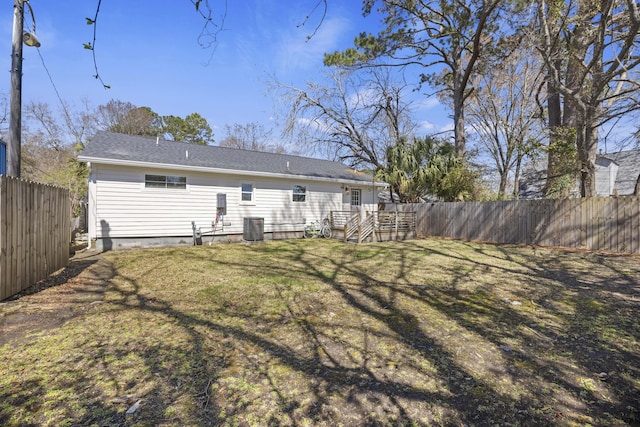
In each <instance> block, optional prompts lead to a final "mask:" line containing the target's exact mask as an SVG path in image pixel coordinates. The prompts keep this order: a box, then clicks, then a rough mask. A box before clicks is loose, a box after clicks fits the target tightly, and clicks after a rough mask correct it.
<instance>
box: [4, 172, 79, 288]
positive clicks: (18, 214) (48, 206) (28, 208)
mask: <svg viewBox="0 0 640 427" xmlns="http://www.w3.org/2000/svg"><path fill="white" fill-rule="evenodd" d="M70 221H71V206H70V202H69V192H68V191H67V190H64V189H62V188H58V187H52V186H49V185H44V184H37V183H34V182H28V181H22V180H20V179H18V178H12V177H6V176H0V300H3V299H6V298H8V297H10V296H11V295H14V294H16V293H18V292H20V291H22V290H24V289H26V288H28V287H29V286H31V285H33V284H34V283H36V282H38V281H39V280H42V279H44V278H46V277H47V276H49V275H50V274H51V273H53V272H55V271H56V270H58V269H60V268H62V267H65V266H66V265H67V264H68V263H69V243H70V232H69V224H70Z"/></svg>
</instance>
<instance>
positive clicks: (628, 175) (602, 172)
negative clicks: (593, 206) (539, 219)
mask: <svg viewBox="0 0 640 427" xmlns="http://www.w3.org/2000/svg"><path fill="white" fill-rule="evenodd" d="M544 166H545V165H541V164H538V165H536V166H534V168H533V169H532V170H529V171H526V172H525V173H523V175H522V179H521V180H520V192H519V197H520V198H521V199H535V198H542V197H544V185H545V183H546V180H547V171H546V169H544ZM595 178H596V190H597V194H598V195H603V196H606V195H611V194H616V195H619V196H630V195H633V194H634V192H635V189H636V185H637V183H638V179H640V150H628V151H619V152H617V153H606V154H598V155H597V157H596V177H595ZM576 185H577V184H576ZM576 190H577V187H576ZM576 195H577V193H576Z"/></svg>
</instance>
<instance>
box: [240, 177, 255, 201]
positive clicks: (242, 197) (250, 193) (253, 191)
mask: <svg viewBox="0 0 640 427" xmlns="http://www.w3.org/2000/svg"><path fill="white" fill-rule="evenodd" d="M245 185H250V186H251V192H249V191H245V189H244V186H245ZM245 194H249V195H251V199H249V200H245V199H244V196H245ZM255 199H256V185H255V184H254V183H253V182H243V183H241V184H240V203H241V204H244V205H253V204H255Z"/></svg>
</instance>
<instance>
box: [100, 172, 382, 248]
mask: <svg viewBox="0 0 640 427" xmlns="http://www.w3.org/2000/svg"><path fill="white" fill-rule="evenodd" d="M91 169H92V178H93V179H95V184H91V183H90V194H91V195H92V197H93V198H94V199H95V209H94V210H93V211H91V216H92V218H90V219H89V220H90V222H91V223H90V230H91V229H92V228H93V229H94V230H95V234H93V235H92V236H91V237H98V238H101V237H158V236H190V235H191V230H192V229H191V221H195V223H196V226H197V227H200V228H201V229H202V230H203V231H207V230H209V229H211V224H212V222H213V221H214V220H215V215H216V203H217V194H218V193H225V194H226V195H227V215H225V217H224V218H223V224H219V225H218V228H217V233H216V234H236V233H242V228H243V218H244V217H260V218H264V222H265V224H264V225H265V230H264V231H265V232H272V231H293V230H302V229H303V228H304V224H305V223H308V222H310V221H314V220H321V219H322V218H323V217H325V216H327V215H328V214H329V211H331V210H341V209H342V205H343V202H344V200H343V194H342V190H341V188H340V184H339V183H329V182H317V181H304V180H286V179H277V178H256V177H249V176H247V177H242V176H231V175H221V174H210V173H189V172H180V171H171V170H162V169H147V170H142V169H139V168H134V167H125V166H111V165H95V164H94V165H92V167H91ZM145 174H157V175H178V176H186V177H187V188H186V190H185V189H158V188H145V186H144V175H145ZM243 183H250V184H253V186H254V200H253V201H252V202H251V203H245V202H242V201H241V190H240V186H241V184H243ZM294 184H299V185H304V186H306V189H307V192H306V194H307V196H306V199H307V200H306V201H305V202H293V200H292V190H293V185H294ZM92 186H93V188H92ZM372 194H373V193H372V192H371V191H370V189H365V188H363V198H364V197H369V198H371V197H372ZM364 201H365V202H366V201H367V200H366V199H365V200H364ZM373 206H375V205H367V208H370V209H371V210H373Z"/></svg>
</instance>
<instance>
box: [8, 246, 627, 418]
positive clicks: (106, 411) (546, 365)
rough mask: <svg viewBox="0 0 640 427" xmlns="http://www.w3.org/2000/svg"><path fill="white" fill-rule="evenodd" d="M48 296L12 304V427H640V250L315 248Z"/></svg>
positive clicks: (65, 287) (71, 275)
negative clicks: (614, 252) (613, 252)
mask: <svg viewBox="0 0 640 427" xmlns="http://www.w3.org/2000/svg"><path fill="white" fill-rule="evenodd" d="M37 289H38V291H37V292H32V293H29V294H27V295H24V296H21V297H20V298H16V299H13V300H10V301H6V302H4V303H1V304H0V332H2V338H0V361H1V364H0V366H1V368H2V374H1V375H0V405H1V406H0V425H5V426H41V425H42V426H64V425H70V426H71V425H73V426H76V425H82V426H89V425H95V426H111V425H113V426H115V425H118V426H121V425H126V426H133V425H136V426H158V425H159V426H184V425H194V426H195V425H203V426H205V425H215V426H217V425H222V426H236V425H237V426H254V425H255V426H263V425H272V426H280V425H283V426H285V425H300V426H323V425H326V426H338V425H344V426H361V425H434V426H439V425H445V426H462V425H466V426H484V425H492V426H493V425H501V426H506V425H510V426H517V425H526V426H529V425H569V426H572V425H576V426H577V425H614V426H617V425H638V424H639V423H640V400H639V399H638V396H640V322H638V318H637V316H638V312H639V308H640V258H639V257H637V256H635V257H634V256H617V255H611V254H598V253H589V252H580V251H563V250H552V249H545V248H537V247H536V248H534V247H518V246H496V245H488V244H479V243H467V242H455V241H450V240H431V239H425V240H411V241H405V242H388V243H371V244H363V245H352V244H344V243H342V242H339V241H336V240H331V241H327V240H319V239H313V240H302V239H301V240H290V241H278V242H266V243H264V244H254V245H245V244H217V245H213V246H203V247H187V248H161V249H146V250H128V251H115V252H108V253H106V254H102V255H91V254H88V253H84V254H82V256H81V257H79V258H76V259H75V260H74V261H73V262H72V264H71V265H70V267H69V268H68V269H67V270H65V271H63V272H61V273H59V274H58V275H57V276H56V277H54V278H52V279H51V280H50V281H48V282H46V283H41V284H40V286H39V287H38V288H37ZM127 411H129V412H130V413H129V414H127V413H126V412H127Z"/></svg>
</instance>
